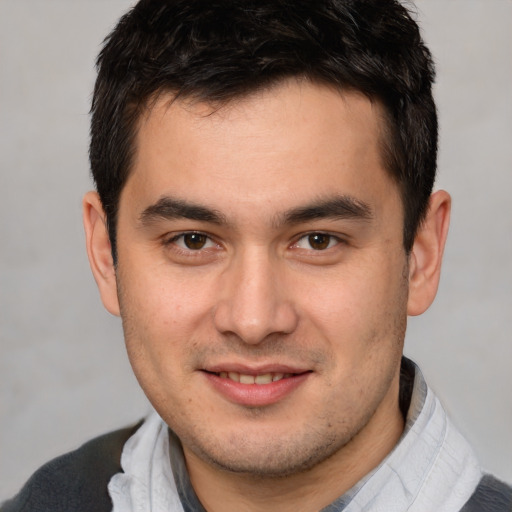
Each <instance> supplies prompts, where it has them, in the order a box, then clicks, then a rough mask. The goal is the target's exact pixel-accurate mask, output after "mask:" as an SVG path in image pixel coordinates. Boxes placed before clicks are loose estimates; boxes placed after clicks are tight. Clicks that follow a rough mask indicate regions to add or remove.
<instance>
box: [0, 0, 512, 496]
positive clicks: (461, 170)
mask: <svg viewBox="0 0 512 512" xmlns="http://www.w3.org/2000/svg"><path fill="white" fill-rule="evenodd" d="M129 5H130V2H129V1H127V0H124V1H123V0H108V1H106V0H74V1H72V2H70V1H69V0H0V123H1V124H0V219H1V224H0V258H1V264H0V294H1V295H0V343H1V347H0V348H1V353H0V375H1V379H2V381H1V386H0V498H1V497H6V496H8V495H10V494H11V493H13V492H15V491H16V490H17V488H18V487H19V486H20V485H21V484H22V482H23V481H25V479H26V478H27V477H28V476H29V474H30V473H31V472H32V471H33V470H34V469H35V468H36V467H37V466H39V465H40V464H42V463H43V462H45V461H47V460H48V459H49V458H51V457H53V456H55V455H57V454H59V453H62V452H63V451H65V450H70V449H72V448H74V447H76V446H78V445H79V444H80V443H82V442H83V441H84V440H86V439H89V438H90V437H92V436H94V435H97V434H100V433H102V432H104V431H106V430H108V429H113V428H116V427H120V426H124V425H125V424H128V423H130V422H132V421H134V420H136V419H138V418H139V417H141V416H142V415H144V414H145V412H146V411H147V409H148V405H147V402H146V400H145V398H144V396H143V394H142V392H141V391H140V390H139V388H138V386H137V383H136V382H135V379H134V377H133V376H132V374H131V370H130V368H129V364H128V362H127V358H126V355H125V352H124V346H123V341H122V333H121V327H120V322H119V321H118V319H117V318H113V317H111V316H109V315H108V313H106V312H104V311H103V309H102V306H101V304H100V301H99V298H98V295H97V291H96V288H95V284H94V282H93V279H92V277H91V275H90V272H89V268H88V263H87V260H86V255H85V250H84V243H83V234H82V227H81V218H80V217H81V212H80V210H81V206H80V202H81V196H82V194H83V193H84V191H86V190H87V189H89V188H90V187H91V184H90V181H89V177H88V162H87V142H88V122H89V120H88V109H89V99H90V91H91V90H92V85H93V80H94V66H93V63H94V59H95V55H96V54H97V52H98V49H99V45H100V42H101V40H102V39H103V37H104V36H105V35H106V33H107V31H108V30H109V29H110V28H111V27H112V26H113V24H114V22H115V20H116V19H117V18H118V17H119V15H120V14H121V13H122V12H123V11H124V10H125V9H126V8H127V7H128V6H129ZM417 5H418V10H419V20H420V22H421V24H422V27H423V31H424V35H425V38H426V40H427V42H428V43H429V45H430V47H431V49H432V50H433V52H434V54H435V56H436V60H437V63H438V85H437V87H436V96H437V100H438V105H439V110H440V121H441V145H440V149H441V153H440V161H439V180H438V186H439V187H442V188H446V189H448V190H449V191H450V192H451V193H452V195H453V199H454V210H453V218H452V228H451V233H450V240H449V243H448V247H447V253H446V258H445V266H444V272H443V278H442V283H441V287H440V291H439V295H438V299H437V301H436V303H435V304H434V306H433V307H432V308H431V309H430V310H429V311H428V312H427V313H426V314H425V315H423V316H422V317H420V318H414V319H411V321H410V325H409V331H408V335H407V344H406V353H407V354H408V355H410V356H411V357H413V358H414V359H415V360H417V361H418V362H419V364H420V366H421V367H422V369H423V371H424V373H425V374H426V377H427V380H428V381H429V382H430V384H431V386H432V387H433V388H434V389H435V390H437V392H438V393H439V395H440V396H441V399H442V401H443V403H444V404H445V406H446V408H447V409H448V411H449V413H450V414H451V415H452V417H453V419H454V420H455V423H456V424H457V425H458V426H459V427H460V428H461V430H462V431H463V432H464V433H465V434H466V436H467V437H468V438H469V440H470V441H471V442H472V444H473V445H474V446H475V448H476V451H477V453H478V455H479V456H480V458H481V460H482V463H483V465H484V467H486V468H488V469H489V470H491V471H493V472H495V473H497V474H499V475H500V476H501V477H502V478H504V479H506V480H508V481H509V482H510V481H512V440H511V439H512V435H511V432H512V397H511V391H512V366H511V363H512V344H511V334H510V333H511V331H512V207H511V198H510V195H511V191H512V172H511V171H512V98H511V94H512V93H511V87H512V85H511V84H512V58H511V53H512V52H511V49H512V30H511V29H512V2H511V1H510V0H423V1H419V2H417Z"/></svg>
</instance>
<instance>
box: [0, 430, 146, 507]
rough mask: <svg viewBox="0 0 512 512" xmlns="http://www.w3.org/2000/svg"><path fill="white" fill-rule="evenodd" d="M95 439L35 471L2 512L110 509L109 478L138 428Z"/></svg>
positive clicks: (117, 466) (3, 505)
mask: <svg viewBox="0 0 512 512" xmlns="http://www.w3.org/2000/svg"><path fill="white" fill-rule="evenodd" d="M141 424H142V422H139V423H137V424H136V425H134V426H132V427H129V428H124V429H121V430H117V431H115V432H110V433H109V434H105V435H102V436H100V437H97V438H95V439H93V440H91V441H89V442H87V443H85V444H84V445H83V446H81V447H80V448H78V449H77V450H75V451H73V452H70V453H67V454H65V455H62V456H60V457H57V458H56V459H53V460H52V461H50V462H48V463H47V464H45V465H44V466H42V467H41V468H40V469H38V470H37V471H36V472H35V473H34V474H33V475H32V477H31V478H30V479H29V480H28V482H27V483H26V484H25V486H24V487H23V488H22V489H21V491H20V492H19V493H18V494H17V495H16V496H15V497H14V498H13V499H12V500H9V501H7V502H5V503H3V504H2V505H1V506H0V511H1V512H39V511H41V512H43V511H45V512H46V511H49V510H52V511H53V512H60V511H62V512H64V511H66V512H71V511H73V512H89V511H95V512H98V511H101V510H111V509H112V503H111V501H110V497H109V495H108V491H107V485H108V482H109V480H110V478H111V477H112V476H113V475H114V474H116V473H119V472H120V471H121V464H120V460H121V452H122V450H123V446H124V444H125V443H126V441H127V440H128V439H129V438H130V437H131V436H132V435H133V434H134V432H135V431H136V430H137V429H138V428H139V427H140V425H141Z"/></svg>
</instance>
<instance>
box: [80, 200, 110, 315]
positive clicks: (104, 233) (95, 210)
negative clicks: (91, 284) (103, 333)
mask: <svg viewBox="0 0 512 512" xmlns="http://www.w3.org/2000/svg"><path fill="white" fill-rule="evenodd" d="M82 206H83V221H84V228H85V241H86V245H87V255H88V256H89V264H90V265H91V270H92V273H93V275H94V279H95V281H96V284H97V285H98V289H99V291H100V296H101V300H102V302H103V305H104V306H105V308H106V309H107V311H109V312H110V313H112V314H113V315H117V316H119V301H118V298H117V285H116V272H115V267H114V261H113V259H112V247H111V245H110V239H109V236H108V230H107V222H106V216H105V212H104V211H103V205H102V204H101V200H100V198H99V196H98V194H97V193H96V192H88V193H87V194H86V195H85V196H84V199H83V202H82Z"/></svg>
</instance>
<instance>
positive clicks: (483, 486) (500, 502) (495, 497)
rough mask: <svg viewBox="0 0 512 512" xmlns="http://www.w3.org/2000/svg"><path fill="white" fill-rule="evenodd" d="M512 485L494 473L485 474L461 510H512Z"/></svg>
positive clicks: (488, 511) (469, 511)
mask: <svg viewBox="0 0 512 512" xmlns="http://www.w3.org/2000/svg"><path fill="white" fill-rule="evenodd" d="M510 511H512V487H511V486H509V485H508V484H506V483H504V482H502V481H501V480H498V479H497V478H495V477H494V476H492V475H484V476H483V477H482V479H481V480H480V483H479V484H478V486H477V488H476V489H475V492H474V493H473V495H472V496H471V498H470V499H469V500H468V502H467V503H466V504H465V505H464V506H463V507H462V509H461V511H460V512H510Z"/></svg>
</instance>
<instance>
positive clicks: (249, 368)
mask: <svg viewBox="0 0 512 512" xmlns="http://www.w3.org/2000/svg"><path fill="white" fill-rule="evenodd" d="M202 370H204V371H207V372H210V373H220V372H236V373H241V374H243V375H263V374H266V373H295V374H299V373H305V372H308V371H311V370H310V368H304V367H302V366H296V365H289V364H281V363H267V364H261V365H255V364H251V365H248V364H241V363H234V362H229V363H218V364H213V365H208V366H206V367H204V368H202Z"/></svg>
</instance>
